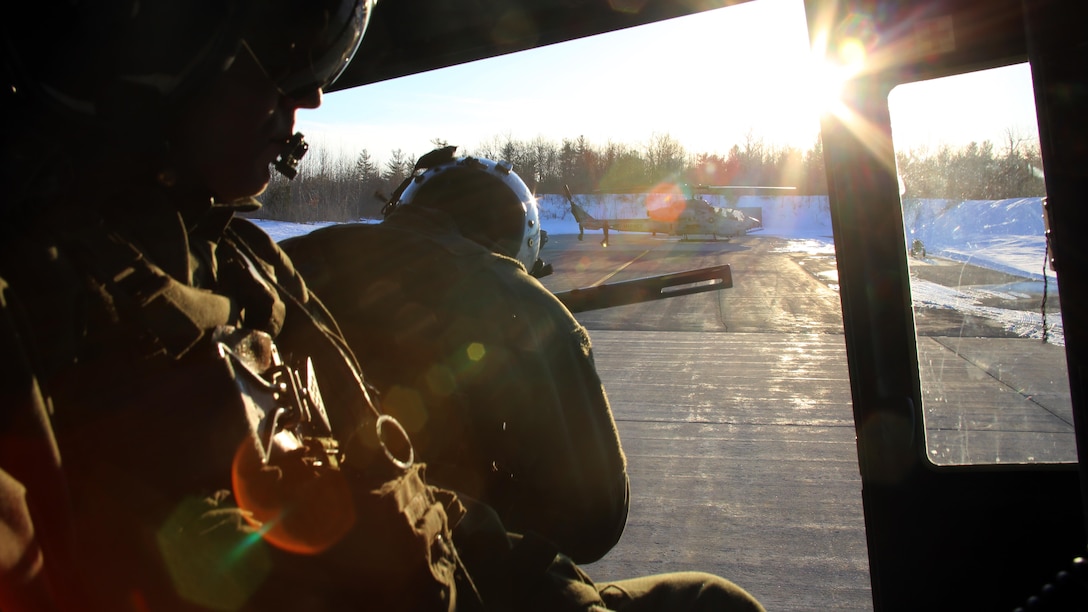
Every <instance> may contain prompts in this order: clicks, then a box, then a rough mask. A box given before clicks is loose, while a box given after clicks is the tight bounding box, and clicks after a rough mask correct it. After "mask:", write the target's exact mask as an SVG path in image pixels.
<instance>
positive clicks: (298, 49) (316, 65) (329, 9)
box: [243, 0, 375, 97]
mask: <svg viewBox="0 0 1088 612" xmlns="http://www.w3.org/2000/svg"><path fill="white" fill-rule="evenodd" d="M374 3H375V0H306V1H302V2H299V1H297V0H296V1H294V2H291V1H288V2H282V3H277V2H272V3H270V4H281V7H280V9H279V10H274V9H273V10H269V11H268V13H266V14H265V15H261V16H260V17H259V18H258V23H259V24H260V25H261V26H263V27H259V28H254V31H255V32H257V34H254V35H253V36H247V37H246V38H245V39H244V40H243V45H244V46H245V47H246V48H247V49H248V50H249V52H250V53H252V54H253V57H254V59H255V60H257V63H258V64H259V65H260V66H261V68H262V69H263V70H264V72H265V73H266V74H267V75H268V78H269V79H271V80H272V82H273V83H274V84H275V86H276V88H277V89H279V91H280V92H281V93H283V94H284V95H287V96H290V97H302V96H306V95H308V94H310V93H313V92H314V91H315V90H317V89H323V88H325V87H327V86H328V85H329V84H330V83H332V82H333V81H335V80H336V78H337V77H339V76H340V74H341V73H343V72H344V69H345V68H347V66H348V63H349V62H351V58H352V56H354V55H355V51H356V50H358V48H359V44H360V42H362V38H363V32H365V31H366V27H367V24H368V23H369V21H370V12H371V10H372V8H373V6H374ZM283 4H286V5H288V6H282V5H283ZM269 21H272V22H274V23H275V22H278V25H279V27H268V26H269V25H271V24H270V23H269ZM267 32H276V33H277V34H273V35H267V34H263V33H267Z"/></svg>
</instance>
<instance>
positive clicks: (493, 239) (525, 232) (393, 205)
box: [382, 146, 545, 273]
mask: <svg viewBox="0 0 1088 612" xmlns="http://www.w3.org/2000/svg"><path fill="white" fill-rule="evenodd" d="M456 149H457V147H452V146H450V147H443V148H440V149H435V150H434V151H431V152H430V153H428V154H427V155H424V156H423V157H421V158H420V160H419V161H418V162H416V166H415V169H414V170H413V172H412V174H411V175H410V176H409V177H408V178H406V179H405V180H404V182H403V183H401V185H400V187H398V188H397V191H395V192H394V194H393V197H392V198H391V199H390V200H389V202H388V203H387V204H386V206H385V208H384V209H383V211H382V213H383V214H384V215H385V216H386V217H388V216H389V215H391V214H392V213H393V212H394V211H395V210H396V209H397V208H398V207H400V206H422V207H426V208H431V209H435V210H441V211H444V212H446V213H447V214H449V215H450V216H451V217H452V218H453V220H454V222H455V223H456V224H457V226H458V228H459V229H460V230H461V233H462V234H463V235H464V236H466V237H468V238H470V239H472V240H475V241H476V242H478V243H480V244H482V245H484V246H486V247H488V248H489V249H491V250H493V251H495V252H498V253H501V254H503V255H507V256H509V257H513V258H515V259H517V260H518V261H520V262H521V264H522V265H523V266H525V270H526V271H528V272H530V273H533V272H534V271H539V269H540V268H541V267H542V266H544V265H545V264H544V263H543V262H541V261H540V260H539V258H538V256H539V255H540V247H541V240H542V237H541V231H540V212H539V209H538V207H537V202H536V196H534V195H533V193H532V191H531V190H530V189H529V187H528V185H526V184H525V181H523V180H521V177H519V176H518V175H517V173H515V172H514V171H513V169H512V167H511V165H510V164H509V163H507V162H504V161H499V162H497V161H492V160H490V159H484V158H480V157H468V156H455V155H454V153H455V151H456Z"/></svg>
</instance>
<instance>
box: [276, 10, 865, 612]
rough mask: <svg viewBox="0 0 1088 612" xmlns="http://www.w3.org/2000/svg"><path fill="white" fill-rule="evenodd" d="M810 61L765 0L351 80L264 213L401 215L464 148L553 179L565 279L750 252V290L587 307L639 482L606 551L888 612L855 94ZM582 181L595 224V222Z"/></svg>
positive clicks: (778, 599)
mask: <svg viewBox="0 0 1088 612" xmlns="http://www.w3.org/2000/svg"><path fill="white" fill-rule="evenodd" d="M810 58H811V54H810V51H809V40H808V32H807V24H806V20H805V14H804V3H803V2H802V0H755V1H753V2H747V3H744V4H741V5H737V6H733V7H728V8H723V9H719V10H713V11H707V12H704V13H699V14H696V15H692V16H689V17H683V18H677V19H672V20H668V21H664V22H660V23H657V24H654V25H650V26H644V27H639V28H631V29H629V30H623V31H618V32H614V33H610V34H605V35H601V36H596V37H592V38H586V39H581V40H576V41H571V42H568V43H563V44H558V45H553V46H549V47H544V48H539V49H535V50H532V51H527V52H522V53H515V54H510V55H507V56H501V57H495V58H491V59H487V60H483V61H480V62H474V63H471V64H465V65H460V66H453V67H450V68H446V69H443V70H436V71H433V72H428V73H424V74H420V75H415V76H410V77H405V78H401V79H396V80H393V81H389V82H385V83H377V84H374V85H371V86H367V87H362V88H358V89H357V90H348V91H343V92H336V93H333V94H330V95H328V96H326V100H325V104H324V106H323V107H322V108H320V109H318V110H316V111H312V112H310V111H301V112H300V113H299V124H298V126H297V127H298V129H299V130H300V131H302V132H303V133H305V134H306V135H307V139H308V140H309V141H310V142H311V150H310V153H309V154H308V156H307V158H306V159H305V160H304V161H303V164H302V165H301V167H300V175H299V177H298V178H297V179H296V180H295V181H293V182H291V183H286V182H285V181H277V182H274V183H273V185H272V186H271V187H270V189H269V190H268V192H267V193H266V195H265V196H264V202H265V208H264V210H263V211H262V212H261V216H263V217H264V219H263V220H261V221H260V222H261V223H262V225H264V226H265V227H266V228H268V229H269V231H270V233H272V234H273V235H274V236H284V235H287V234H289V233H290V232H298V231H307V230H308V229H309V228H312V227H313V225H310V224H313V223H316V222H321V223H329V222H343V221H348V220H356V219H360V218H363V219H367V220H376V219H379V218H380V212H379V211H380V210H381V208H382V204H383V201H382V200H380V199H377V198H374V197H373V196H372V194H374V193H375V192H380V193H383V194H386V195H388V194H390V193H391V192H392V190H393V189H394V188H395V187H396V186H397V184H399V182H400V181H401V179H402V178H403V177H404V176H405V175H406V173H408V172H410V170H411V165H412V164H413V163H414V162H415V160H416V159H417V158H418V157H419V156H420V155H422V154H424V153H426V152H427V151H428V150H430V149H431V148H433V147H435V146H437V145H442V144H451V145H458V146H459V147H460V152H461V153H462V154H471V155H479V156H483V157H488V158H491V159H496V160H507V161H510V162H512V163H513V166H514V169H515V171H517V172H518V173H519V175H521V176H522V177H523V178H524V179H526V181H527V182H529V183H530V186H532V187H533V188H534V189H535V192H536V194H537V196H538V200H539V202H540V206H541V226H542V228H543V230H545V231H547V232H548V242H547V244H546V245H545V246H544V247H543V249H542V251H541V257H542V258H543V259H544V260H545V261H547V262H548V263H550V264H552V266H553V268H554V272H553V273H552V274H551V275H550V276H545V277H543V278H542V283H543V284H544V285H545V286H546V287H547V288H548V289H550V290H551V291H554V292H564V291H569V290H572V289H575V288H586V287H591V286H597V285H601V284H615V283H620V282H624V281H629V280H633V279H639V278H646V277H651V276H656V275H662V274H667V273H672V272H679V271H683V270H691V269H697V268H703V267H707V266H714V265H720V264H728V265H729V266H730V267H731V278H732V287H730V288H727V289H723V290H721V291H711V292H705V293H698V294H692V295H683V296H679V297H670V298H668V299H662V300H656V301H652V302H646V303H640V304H631V305H625V306H618V307H613V308H606V309H599V310H588V311H584V312H579V313H577V315H576V316H577V318H578V320H579V321H580V322H581V323H582V324H583V325H584V326H585V327H586V328H587V329H588V331H589V335H590V337H591V340H592V342H593V349H594V356H595V359H596V363H597V366H598V369H599V372H600V375H601V377H602V380H603V383H604V387H605V389H606V391H607V393H608V396H609V399H610V402H611V404H612V409H613V412H614V415H615V419H616V421H617V426H618V429H619V432H620V436H621V438H622V441H623V446H624V450H625V452H626V454H627V458H628V463H629V472H630V476H631V492H632V501H631V515H630V517H629V520H628V523H627V527H626V530H625V531H624V534H623V537H622V538H621V540H620V542H619V544H618V545H617V546H616V547H615V548H614V549H613V550H612V551H611V552H610V553H609V554H608V555H607V556H606V557H605V558H604V559H602V560H601V561H599V562H597V563H594V564H591V565H590V566H588V567H587V568H586V569H587V571H588V572H589V574H590V575H591V576H592V577H593V578H595V579H597V580H610V579H617V578H625V577H631V576H634V575H643V574H649V573H656V572H662V571H674V570H702V571H709V572H712V573H716V574H719V575H722V576H724V577H726V578H729V579H731V580H733V581H735V582H736V583H738V584H740V585H742V586H744V587H745V588H747V589H748V590H750V591H751V592H752V593H753V594H754V595H755V596H756V597H757V598H759V599H760V600H761V601H762V602H763V603H764V604H765V605H766V606H767V607H768V608H769V609H775V610H798V611H800V610H811V609H818V608H832V609H849V610H864V609H871V606H872V601H871V595H870V586H869V585H870V581H869V568H868V556H867V552H866V548H865V531H864V520H863V515H862V505H861V479H860V474H859V470H858V464H857V448H856V442H855V434H854V422H853V413H852V407H851V395H850V383H849V374H848V370H847V364H846V346H845V341H844V335H843V324H842V306H841V302H840V299H839V292H838V291H839V288H838V278H837V274H836V262H835V257H834V248H833V241H832V230H831V218H830V207H829V204H828V198H827V186H826V178H825V171H824V167H823V154H822V147H821V145H820V140H819V122H818V119H819V112H820V111H821V110H822V109H821V108H820V104H823V103H830V101H831V100H833V99H834V96H832V95H830V94H829V93H827V92H826V91H825V85H828V84H829V83H828V82H827V81H826V80H820V78H819V75H821V74H825V75H826V74H828V73H825V72H821V71H820V70H818V69H816V66H815V65H814V64H813V62H812V60H811V59H810ZM809 94H811V95H809ZM565 187H569V188H570V190H571V194H572V196H573V201H574V204H576V205H577V206H579V207H581V208H583V209H584V210H585V211H586V212H588V213H589V214H590V215H591V216H592V217H594V219H595V220H596V221H597V222H596V223H593V222H589V221H585V222H583V223H582V228H579V223H578V220H577V219H576V218H575V216H574V214H573V207H572V206H571V202H570V201H569V200H568V199H567V197H566V195H565ZM286 221H290V222H296V223H306V224H307V225H293V226H288V225H286V224H284V223H283V222H286ZM603 221H607V222H608V224H609V234H608V240H607V244H608V246H603V245H602V244H601V242H602V241H603V239H604V230H603V228H602V224H601V222H603ZM580 229H581V231H580ZM395 257H396V254H391V258H395ZM441 273H442V270H439V269H436V270H435V274H441Z"/></svg>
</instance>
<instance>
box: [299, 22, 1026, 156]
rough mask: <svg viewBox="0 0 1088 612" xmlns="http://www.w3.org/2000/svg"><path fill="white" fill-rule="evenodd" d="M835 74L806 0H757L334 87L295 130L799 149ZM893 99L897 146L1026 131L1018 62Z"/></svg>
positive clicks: (411, 147) (399, 143) (374, 137)
mask: <svg viewBox="0 0 1088 612" xmlns="http://www.w3.org/2000/svg"><path fill="white" fill-rule="evenodd" d="M831 74H833V73H832V72H830V71H829V70H828V68H827V65H826V64H825V63H824V62H823V61H822V60H821V59H819V58H818V56H817V55H816V54H814V53H812V51H811V47H810V44H809V37H808V30H807V26H806V20H805V15H804V7H803V3H802V0H754V1H752V2H747V3H744V4H740V5H737V6H732V7H727V8H723V9H716V10H712V11H705V12H702V13H699V14H696V15H690V16H687V17H680V18H676V19H670V20H666V21H663V22H659V23H656V24H651V25H648V26H641V27H637V28H629V29H627V30H622V31H619V32H612V33H609V34H604V35H600V36H595V37H590V38H585V39H580V40H576V41H571V42H567V43H561V44H557V45H551V46H548V47H543V48H539V49H534V50H530V51H525V52H520V53H515V54H510V55H506V56H501V57H496V58H490V59H487V60H482V61H478V62H473V63H470V64H464V65H460V66H454V67H450V68H446V69H442V70H437V71H431V72H427V73H422V74H418V75H412V76H408V77H402V78H399V79H393V80H390V81H386V82H383V83H377V84H374V85H369V86H365V87H359V88H354V89H350V90H346V91H340V92H334V93H331V94H328V95H326V96H325V101H324V104H323V105H322V107H321V108H319V109H316V110H302V111H300V112H299V115H298V124H297V127H298V129H299V130H300V131H302V132H303V133H304V134H306V136H307V139H308V140H309V141H310V142H311V143H313V144H315V145H317V146H322V147H325V148H327V149H328V150H329V151H330V152H332V153H333V154H336V155H340V154H343V155H347V156H348V157H349V158H352V159H354V157H356V156H357V154H358V151H359V150H361V149H363V148H366V149H367V151H368V152H369V153H370V154H371V156H372V157H374V158H376V159H378V160H379V161H380V162H381V161H385V160H387V159H388V158H389V156H390V153H391V152H392V151H393V150H394V149H400V150H401V151H403V152H404V153H405V154H408V155H411V156H413V157H415V156H419V155H421V154H423V153H425V152H426V151H428V150H430V149H431V148H432V142H433V141H434V140H435V139H441V140H444V141H446V142H448V143H450V144H456V145H459V146H461V147H462V150H471V149H473V148H475V147H476V146H478V145H479V144H480V143H486V142H491V141H494V140H496V139H499V140H506V139H507V138H513V139H517V140H525V141H528V140H533V139H536V138H538V137H541V138H544V139H546V140H549V141H553V142H556V143H559V142H561V141H562V139H564V138H570V139H575V138H577V137H579V136H585V137H586V138H587V139H588V140H589V141H590V143H592V144H594V145H597V146H603V145H605V144H607V143H608V142H609V141H612V142H615V143H621V144H626V145H629V146H632V147H635V148H640V147H642V146H645V145H646V144H648V143H649V142H650V141H651V140H652V139H653V138H655V137H657V136H661V135H664V134H668V135H669V136H671V137H673V138H675V139H676V140H677V141H679V142H680V144H681V145H683V146H684V148H685V149H686V150H687V151H688V152H689V153H719V154H723V155H724V154H726V153H727V152H728V150H729V148H731V147H732V146H733V145H734V144H740V145H742V146H743V143H744V142H745V140H746V139H747V138H752V139H756V140H762V141H763V142H764V143H765V144H768V145H773V146H787V145H789V146H795V147H798V148H801V149H808V148H810V147H811V146H812V145H813V144H814V143H815V142H816V138H817V133H818V129H819V124H818V122H819V116H820V112H821V111H822V110H823V109H824V108H825V107H826V105H827V103H828V101H829V96H830V93H831V92H833V91H834V85H835V84H836V82H837V80H836V79H835V78H834V77H832V76H829V75H831ZM892 100H893V102H894V107H893V121H895V125H894V128H895V138H896V141H897V143H896V144H897V146H900V147H906V148H910V147H917V146H930V145H933V143H935V142H938V141H940V140H941V139H942V138H943V139H944V140H948V141H951V142H953V143H959V144H966V143H967V142H970V141H972V140H975V141H981V140H985V139H990V140H992V141H995V142H1000V141H1001V139H1002V138H1003V134H1004V132H1005V130H1006V129H1007V128H1008V127H1010V126H1013V127H1015V129H1016V130H1017V131H1018V132H1026V133H1033V132H1032V130H1034V127H1033V126H1034V106H1033V102H1032V96H1031V80H1030V74H1029V73H1028V69H1027V67H1026V66H1019V67H1014V68H1005V69H998V70H991V71H984V72H981V73H976V74H973V75H969V76H968V77H956V78H952V79H939V80H937V81H932V82H929V83H919V84H908V85H901V86H900V87H899V88H897V90H896V91H895V92H893V98H892ZM994 100H1000V101H1001V104H994V103H993V101H994Z"/></svg>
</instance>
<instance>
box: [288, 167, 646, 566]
mask: <svg viewBox="0 0 1088 612" xmlns="http://www.w3.org/2000/svg"><path fill="white" fill-rule="evenodd" d="M454 150H455V147H446V148H443V149H437V150H435V151H433V152H431V153H429V154H427V155H425V156H424V157H423V158H421V160H420V163H418V164H417V165H416V169H415V171H414V172H413V174H412V175H411V176H409V177H408V179H406V180H405V182H404V184H402V185H401V187H400V188H399V189H398V190H397V191H396V192H395V194H394V196H393V198H392V199H391V200H390V201H389V203H388V204H387V206H386V208H385V211H384V212H385V215H386V216H385V219H384V221H383V222H382V223H380V224H362V223H358V224H344V225H336V226H330V227H326V228H322V229H318V230H316V231H314V232H312V233H310V234H308V235H305V236H301V237H296V238H291V239H288V240H285V241H283V242H282V243H281V245H280V246H281V247H282V248H283V249H284V250H285V251H286V252H287V253H288V255H289V256H290V257H291V259H292V261H294V263H295V266H296V267H297V269H298V270H299V271H300V272H301V273H302V275H303V276H304V277H305V278H306V279H307V282H308V283H309V286H310V288H311V289H312V290H313V291H314V292H315V293H316V294H317V295H318V296H320V298H321V299H322V301H323V302H324V303H325V305H326V306H327V307H328V309H329V310H330V311H331V313H332V314H333V316H334V317H335V319H336V321H337V322H338V323H339V325H340V327H341V329H342V331H343V333H344V336H345V338H346V339H347V341H348V343H349V345H350V346H351V348H352V350H353V352H355V354H356V355H357V356H358V358H359V360H360V361H361V363H362V366H363V370H364V371H365V372H367V374H368V380H369V381H370V382H371V383H372V384H374V385H375V386H376V387H377V388H378V390H379V391H380V392H381V394H382V396H383V402H384V406H385V410H386V411H387V412H388V413H390V414H392V415H394V416H395V417H396V418H397V419H399V420H400V421H401V423H403V424H404V426H405V427H406V428H407V429H408V430H409V435H410V436H411V438H412V440H413V442H414V445H415V448H416V452H417V455H418V457H419V459H420V460H422V461H424V462H426V463H427V470H428V478H429V480H431V481H432V482H435V483H440V484H441V485H442V486H445V487H448V488H451V489H455V490H457V491H458V492H460V493H462V494H463V495H467V496H469V497H472V498H476V499H479V500H480V501H483V502H484V503H486V504H488V505H489V506H491V507H493V508H494V509H495V510H496V511H497V512H498V514H499V516H500V517H501V518H502V520H503V522H504V523H505V524H506V526H507V528H508V529H510V530H511V531H515V532H525V533H527V532H533V533H536V534H538V535H541V536H544V537H545V538H547V539H549V540H550V541H552V542H553V543H554V544H556V545H557V546H558V547H559V549H560V550H562V551H563V552H564V553H566V554H567V555H568V556H570V557H571V558H572V559H574V560H575V561H577V562H580V563H587V562H591V561H595V560H597V559H599V558H601V557H602V556H603V555H604V554H605V553H606V552H608V551H609V550H610V549H611V548H612V546H614V545H615V543H616V542H617V541H618V540H619V537H620V534H621V533H622V532H623V528H624V525H625V522H626V519H627V511H628V493H629V491H628V476H627V471H626V460H625V457H624V454H623V450H622V448H621V445H620V440H619V436H618V434H617V431H616V424H615V421H614V420H613V417H612V411H611V408H610V406H609V402H608V398H607V396H606V395H605V391H604V388H603V387H602V384H601V380H600V377H599V376H598V373H597V370H596V368H595V365H594V360H593V353H592V350H591V345H590V339H589V336H588V334H587V332H586V330H585V328H584V327H582V326H581V325H580V324H579V323H578V322H577V321H576V320H575V319H574V317H573V316H572V315H571V313H570V311H569V310H567V308H566V307H565V306H563V304H562V303H560V302H559V300H558V299H556V297H555V296H554V295H553V294H552V293H550V292H549V291H548V290H547V289H545V288H544V286H543V285H541V284H540V282H539V281H538V280H537V279H536V278H534V277H533V276H531V275H530V274H528V273H527V270H532V269H533V268H534V267H536V268H538V269H539V268H540V267H541V264H540V263H539V260H538V254H539V249H540V234H541V232H540V221H539V218H538V210H537V204H536V200H535V198H534V196H533V194H532V193H531V192H530V190H529V188H528V187H527V186H526V184H525V183H524V182H523V181H522V180H521V178H519V177H518V175H517V174H515V173H514V172H513V171H512V170H511V168H510V166H509V165H507V164H505V163H496V162H494V161H491V160H487V159H477V158H473V157H455V156H454Z"/></svg>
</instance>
